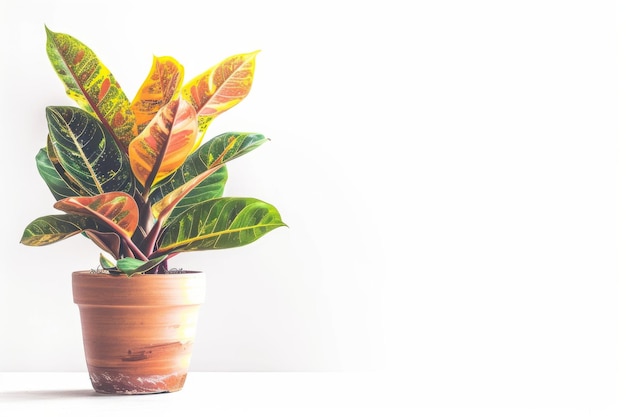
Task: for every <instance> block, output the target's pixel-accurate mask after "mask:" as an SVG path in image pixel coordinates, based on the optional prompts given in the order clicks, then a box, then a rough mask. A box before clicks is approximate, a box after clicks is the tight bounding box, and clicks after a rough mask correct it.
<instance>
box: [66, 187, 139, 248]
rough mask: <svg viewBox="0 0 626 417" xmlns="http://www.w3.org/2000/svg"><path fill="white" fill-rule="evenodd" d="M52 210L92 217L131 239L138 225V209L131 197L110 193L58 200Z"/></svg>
mask: <svg viewBox="0 0 626 417" xmlns="http://www.w3.org/2000/svg"><path fill="white" fill-rule="evenodd" d="M54 208H56V209H58V210H61V211H64V212H66V213H69V214H77V215H83V216H93V217H95V218H97V219H99V220H100V221H101V222H103V223H105V224H107V225H108V226H109V227H110V228H111V229H113V231H115V232H117V233H120V234H121V235H126V236H128V237H131V236H132V235H133V233H135V229H137V225H138V223H139V208H138V207H137V203H136V202H135V200H134V199H133V197H132V196H130V195H128V194H126V193H121V192H111V193H106V194H101V195H97V196H93V197H70V198H66V199H63V200H59V201H57V202H56V203H55V204H54Z"/></svg>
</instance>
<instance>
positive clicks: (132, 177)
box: [21, 27, 285, 393]
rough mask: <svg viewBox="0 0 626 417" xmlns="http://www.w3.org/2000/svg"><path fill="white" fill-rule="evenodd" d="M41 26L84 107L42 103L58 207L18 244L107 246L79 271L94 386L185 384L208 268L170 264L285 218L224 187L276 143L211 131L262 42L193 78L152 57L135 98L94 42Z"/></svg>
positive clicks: (127, 388)
mask: <svg viewBox="0 0 626 417" xmlns="http://www.w3.org/2000/svg"><path fill="white" fill-rule="evenodd" d="M45 30H46V34H47V43H46V50H47V54H48V57H49V59H50V62H51V64H52V67H53V68H54V70H55V71H56V73H57V74H58V76H59V77H60V79H61V81H62V82H63V84H64V85H65V89H66V92H67V94H68V95H69V97H70V98H72V99H73V100H74V101H75V102H76V104H77V106H50V107H47V108H46V119H47V125H48V135H47V139H46V142H45V146H43V147H42V148H41V150H40V151H39V152H38V153H37V155H36V158H35V159H36V166H37V169H38V172H39V174H40V176H41V177H42V178H43V180H44V181H45V183H46V185H47V186H48V188H49V189H50V191H51V192H52V195H53V196H54V198H55V200H56V202H55V203H54V205H53V206H54V208H55V209H57V210H59V211H60V212H62V213H59V214H50V215H46V216H43V217H39V218H37V219H35V220H34V221H32V222H31V223H30V224H28V225H27V226H26V228H25V230H24V232H23V235H22V238H21V243H22V244H25V245H29V246H44V245H49V244H52V243H55V242H59V241H61V240H64V239H67V238H69V237H71V236H75V235H81V237H80V238H81V239H88V240H90V241H91V242H92V243H93V244H95V245H96V246H97V247H98V248H99V249H101V250H102V251H103V253H101V254H100V257H99V262H98V263H99V266H98V268H96V269H95V270H93V269H92V270H81V271H74V272H73V273H72V291H73V295H74V301H75V303H76V304H77V305H78V307H79V311H80V315H81V323H82V334H83V341H84V348H85V356H86V362H87V367H88V370H89V375H90V379H91V382H92V386H93V388H94V389H95V390H96V391H97V392H103V393H154V392H172V391H177V390H180V389H182V387H183V384H184V381H185V378H186V375H187V369H188V365H189V361H190V358H191V356H190V355H191V346H192V343H193V337H194V334H195V329H196V322H197V312H198V308H199V306H200V305H201V303H202V302H203V300H204V288H205V287H204V285H205V273H204V272H203V271H187V270H183V271H181V270H177V271H172V270H169V268H168V260H170V259H171V258H172V257H174V256H176V255H178V254H179V253H182V252H188V251H204V250H213V249H227V248H235V247H240V246H243V245H247V244H249V243H251V242H254V241H256V240H257V239H258V238H260V237H262V236H264V235H265V234H267V233H268V232H270V231H271V230H274V229H276V228H278V227H281V226H285V224H284V223H283V221H282V219H281V216H280V214H279V212H278V210H277V209H276V208H275V207H274V206H272V205H271V204H269V203H266V202H264V201H261V200H258V199H256V198H249V197H224V196H223V192H224V186H225V183H226V180H227V170H226V166H225V164H226V163H227V162H229V161H231V160H233V159H235V158H238V157H240V156H242V155H245V154H247V153H248V152H250V151H252V150H254V149H256V148H257V147H259V146H260V145H262V144H264V143H266V142H267V141H268V138H266V137H265V136H264V135H262V134H258V133H247V132H227V133H222V134H220V135H217V136H215V137H213V138H212V139H209V140H205V135H206V133H207V131H208V127H209V126H210V123H211V121H212V120H213V119H215V118H216V117H217V116H218V115H220V114H221V113H223V112H225V111H226V110H228V109H230V108H232V107H233V106H235V105H236V104H237V103H239V102H240V101H241V100H243V98H245V97H246V96H247V94H248V92H249V91H250V89H251V85H252V80H253V75H254V68H255V57H256V55H257V53H258V51H255V52H250V53H244V54H238V55H233V56H230V57H228V58H226V59H224V60H222V61H221V62H219V63H218V64H216V65H215V66H213V67H211V68H210V69H208V70H207V71H205V72H204V73H202V74H200V75H198V76H196V77H195V78H193V79H191V80H190V81H188V82H186V83H183V75H184V70H183V67H182V65H180V64H179V63H178V62H177V61H176V60H175V59H174V58H172V57H169V56H163V57H153V62H152V67H151V69H150V71H149V73H148V75H147V77H146V78H145V81H144V82H143V84H142V85H141V86H140V88H139V89H138V92H137V93H136V95H135V97H134V99H133V100H129V99H128V98H127V96H126V94H125V93H124V91H123V90H122V88H121V87H120V85H119V84H118V82H117V81H116V80H115V78H114V76H113V74H112V73H111V72H110V71H109V70H108V69H107V67H106V66H105V65H104V64H103V63H102V62H101V61H100V60H99V58H98V57H97V56H96V54H95V53H94V52H93V51H92V50H91V49H90V48H89V47H87V46H86V45H85V44H84V43H82V42H81V41H79V40H78V39H76V38H74V37H72V36H70V35H68V34H64V33H55V32H53V31H51V30H50V29H49V28H48V27H46V28H45Z"/></svg>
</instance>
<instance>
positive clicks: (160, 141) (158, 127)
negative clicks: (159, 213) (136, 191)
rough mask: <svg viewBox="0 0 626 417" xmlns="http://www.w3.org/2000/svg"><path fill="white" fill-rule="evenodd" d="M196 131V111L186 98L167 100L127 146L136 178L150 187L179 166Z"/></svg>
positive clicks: (192, 143)
mask: <svg viewBox="0 0 626 417" xmlns="http://www.w3.org/2000/svg"><path fill="white" fill-rule="evenodd" d="M197 135H198V122H197V119H196V112H195V110H194V109H193V107H191V106H190V105H189V103H187V102H186V101H185V100H182V99H180V98H179V99H177V100H173V101H170V102H169V103H168V104H167V105H166V106H165V107H163V108H161V110H159V112H158V113H157V115H156V116H155V117H154V119H153V120H152V121H151V122H150V124H148V126H146V128H145V129H144V130H143V132H141V134H140V135H139V136H137V137H136V138H135V139H134V140H133V141H132V142H131V144H130V147H129V148H128V155H129V157H130V161H131V168H132V170H133V173H134V174H135V178H137V180H138V181H139V182H141V184H142V185H143V186H144V188H145V189H149V188H150V187H151V186H152V185H153V184H156V183H158V182H159V181H161V180H162V179H163V178H165V177H166V176H168V175H170V174H171V173H172V172H174V171H175V170H176V169H178V168H179V167H180V166H181V165H182V164H183V162H185V159H186V158H187V156H188V155H189V153H190V152H191V150H192V148H193V146H194V143H195V139H196V137H197Z"/></svg>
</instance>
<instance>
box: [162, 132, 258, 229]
mask: <svg viewBox="0 0 626 417" xmlns="http://www.w3.org/2000/svg"><path fill="white" fill-rule="evenodd" d="M267 141H268V139H267V138H266V137H265V136H263V135H261V134H259V133H241V132H228V133H223V134H221V135H219V136H216V137H214V138H213V139H211V140H210V141H208V142H206V143H205V144H203V145H202V146H201V147H200V148H198V149H197V150H196V151H195V152H194V153H193V154H191V155H190V156H189V158H187V160H186V161H185V163H184V164H183V165H182V166H181V167H180V169H178V170H177V171H176V172H175V173H174V175H172V176H171V177H169V178H168V179H167V180H165V181H164V182H163V184H162V185H161V186H160V187H158V188H157V189H155V190H154V191H153V193H152V194H151V195H150V200H151V202H152V205H153V215H154V217H156V218H158V217H159V215H160V213H161V211H162V210H163V206H164V205H166V204H168V205H169V204H170V203H169V202H164V201H163V200H164V199H165V196H166V195H168V194H170V193H173V192H174V191H175V190H176V189H178V188H180V187H183V185H184V184H186V183H187V182H189V181H194V179H195V178H197V177H198V176H200V175H202V174H203V173H205V172H207V171H208V170H209V169H210V168H211V167H212V166H214V165H215V164H219V163H226V162H229V161H232V160H233V159H235V158H238V157H240V156H242V155H245V154H246V153H248V152H250V151H252V150H254V149H256V148H258V147H259V146H261V145H262V144H263V143H265V142H267ZM226 179H227V175H226V170H225V167H223V168H220V170H219V171H217V172H215V173H213V174H211V175H210V176H209V177H208V178H205V179H203V180H202V181H201V182H200V183H199V184H196V185H194V187H193V188H192V189H191V190H189V191H188V192H187V194H186V195H185V196H184V198H182V199H181V200H180V201H179V202H178V203H177V205H176V208H175V209H174V211H173V212H172V214H171V215H172V216H176V215H177V214H178V213H180V212H181V211H183V210H185V209H186V208H188V207H190V206H192V205H194V204H197V203H200V202H203V201H206V200H209V199H212V198H217V197H221V195H222V193H223V190H224V185H225V183H226ZM168 198H169V199H171V198H172V196H170V197H168Z"/></svg>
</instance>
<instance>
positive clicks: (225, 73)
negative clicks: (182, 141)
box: [182, 51, 260, 132]
mask: <svg viewBox="0 0 626 417" xmlns="http://www.w3.org/2000/svg"><path fill="white" fill-rule="evenodd" d="M259 52H260V51H254V52H250V53H244V54H239V55H233V56H231V57H228V58H226V59H225V60H223V61H222V62H220V63H219V64H217V65H216V66H214V67H212V68H210V69H209V70H207V71H205V72H204V73H202V74H200V75H198V76H197V77H195V78H194V79H192V80H191V81H190V82H188V83H187V84H185V85H184V86H183V89H182V95H183V97H184V98H185V99H186V100H188V101H189V102H190V103H191V105H192V106H193V107H194V109H196V111H197V112H198V123H199V129H200V132H203V131H205V130H206V128H207V126H208V125H209V123H211V121H212V120H213V119H214V118H215V117H217V116H218V115H219V114H221V113H223V112H225V111H226V110H228V109H230V108H231V107H233V106H235V105H236V104H237V103H239V102H240V101H241V100H243V99H244V98H245V97H246V96H247V95H248V93H249V92H250V89H251V88H252V80H253V78H254V67H255V58H256V56H257V54H258V53H259Z"/></svg>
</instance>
